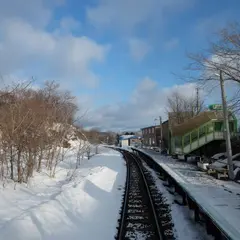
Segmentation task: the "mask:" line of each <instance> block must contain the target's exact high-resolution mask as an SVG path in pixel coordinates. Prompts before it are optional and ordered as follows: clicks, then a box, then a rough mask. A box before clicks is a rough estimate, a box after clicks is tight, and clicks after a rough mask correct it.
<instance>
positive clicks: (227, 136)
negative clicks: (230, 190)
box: [215, 70, 234, 180]
mask: <svg viewBox="0 0 240 240" xmlns="http://www.w3.org/2000/svg"><path fill="white" fill-rule="evenodd" d="M215 75H216V76H218V77H219V79H220V86H221V96H222V105H223V116H224V132H225V141H226V150H227V159H228V176H229V178H230V179H231V180H234V172H233V162H232V146H231V136H230V130H229V120H228V109H227V101H226V94H225V88H224V79H223V73H222V70H220V73H219V74H217V73H216V74H215Z"/></svg>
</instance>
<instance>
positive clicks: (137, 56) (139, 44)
mask: <svg viewBox="0 0 240 240" xmlns="http://www.w3.org/2000/svg"><path fill="white" fill-rule="evenodd" d="M129 49H130V54H131V56H132V58H133V59H134V60H136V61H142V60H143V59H144V58H145V56H146V55H147V54H148V53H149V51H150V50H151V47H150V45H149V44H148V43H147V42H145V41H144V40H142V39H138V38H132V39H130V40H129Z"/></svg>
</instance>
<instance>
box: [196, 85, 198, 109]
mask: <svg viewBox="0 0 240 240" xmlns="http://www.w3.org/2000/svg"><path fill="white" fill-rule="evenodd" d="M196 91H197V92H196V97H197V102H196V108H197V114H198V113H199V87H197V88H196Z"/></svg>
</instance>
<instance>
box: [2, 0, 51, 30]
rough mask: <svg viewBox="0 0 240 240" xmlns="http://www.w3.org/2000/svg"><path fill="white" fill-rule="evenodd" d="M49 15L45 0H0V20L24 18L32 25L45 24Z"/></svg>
mask: <svg viewBox="0 0 240 240" xmlns="http://www.w3.org/2000/svg"><path fill="white" fill-rule="evenodd" d="M51 15H52V13H51V11H50V10H49V9H48V8H47V7H46V1H45V0H22V1H21V0H7V1H6V0H0V22H2V21H3V20H5V19H24V20H25V21H27V22H31V25H33V26H45V25H46V24H47V23H48V22H49V20H50V18H51Z"/></svg>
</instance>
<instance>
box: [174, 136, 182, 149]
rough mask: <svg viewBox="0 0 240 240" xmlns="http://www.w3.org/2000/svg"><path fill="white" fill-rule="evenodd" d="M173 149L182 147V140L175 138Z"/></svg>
mask: <svg viewBox="0 0 240 240" xmlns="http://www.w3.org/2000/svg"><path fill="white" fill-rule="evenodd" d="M175 147H182V138H181V137H175Z"/></svg>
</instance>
